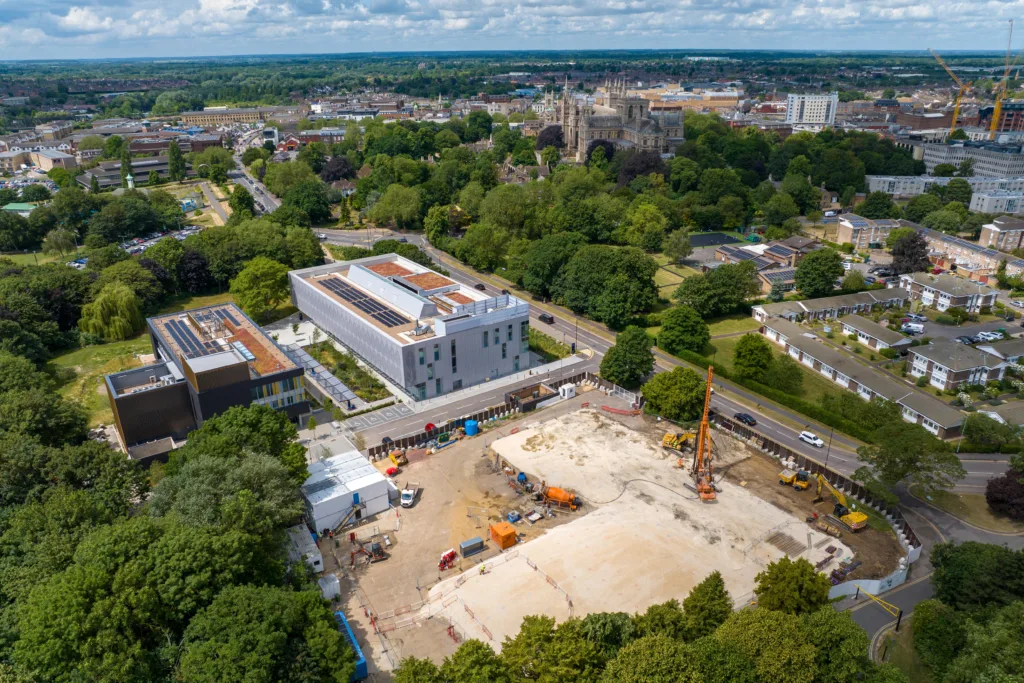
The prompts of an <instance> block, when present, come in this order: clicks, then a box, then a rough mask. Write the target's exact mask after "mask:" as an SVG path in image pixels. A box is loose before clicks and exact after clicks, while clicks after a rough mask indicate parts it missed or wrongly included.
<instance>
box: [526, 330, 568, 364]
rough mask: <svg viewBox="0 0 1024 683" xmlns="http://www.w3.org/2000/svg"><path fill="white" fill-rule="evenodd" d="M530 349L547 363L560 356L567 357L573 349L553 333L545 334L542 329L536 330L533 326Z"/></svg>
mask: <svg viewBox="0 0 1024 683" xmlns="http://www.w3.org/2000/svg"><path fill="white" fill-rule="evenodd" d="M530 350H531V351H533V352H534V353H536V354H537V355H538V356H540V357H541V358H543V359H544V362H545V363H551V362H552V361H556V360H558V359H559V358H565V357H566V356H568V355H569V352H570V351H571V350H572V349H570V348H569V346H568V345H567V344H563V343H562V342H560V341H558V340H557V339H555V338H554V337H552V336H551V335H547V334H544V333H543V332H541V331H540V330H535V329H533V328H532V327H531V328H530Z"/></svg>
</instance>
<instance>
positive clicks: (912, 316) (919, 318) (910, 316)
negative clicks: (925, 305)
mask: <svg viewBox="0 0 1024 683" xmlns="http://www.w3.org/2000/svg"><path fill="white" fill-rule="evenodd" d="M905 317H906V318H908V319H910V320H912V321H914V322H915V323H923V322H927V320H928V318H926V317H925V316H923V315H921V314H920V313H907V315H906V316H905Z"/></svg>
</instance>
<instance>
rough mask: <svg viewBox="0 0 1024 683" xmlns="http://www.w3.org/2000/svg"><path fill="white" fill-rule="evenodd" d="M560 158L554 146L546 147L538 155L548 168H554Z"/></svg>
mask: <svg viewBox="0 0 1024 683" xmlns="http://www.w3.org/2000/svg"><path fill="white" fill-rule="evenodd" d="M561 158H562V155H561V153H560V152H559V151H558V148H557V147H555V146H554V145H548V146H547V147H545V148H543V150H541V153H540V160H541V161H542V162H543V163H544V165H545V166H547V167H548V168H552V167H554V166H555V164H557V163H558V160H559V159H561Z"/></svg>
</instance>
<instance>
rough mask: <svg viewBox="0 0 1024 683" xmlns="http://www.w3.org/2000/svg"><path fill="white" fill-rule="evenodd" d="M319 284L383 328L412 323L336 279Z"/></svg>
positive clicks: (329, 279) (322, 281)
mask: <svg viewBox="0 0 1024 683" xmlns="http://www.w3.org/2000/svg"><path fill="white" fill-rule="evenodd" d="M320 283H321V284H322V285H323V286H324V287H326V288H327V289H328V290H330V291H331V292H334V293H335V294H337V295H338V296H339V297H341V298H342V299H344V300H345V301H347V302H349V303H350V304H352V305H353V306H355V307H356V308H358V309H359V310H360V311H362V312H363V313H366V314H367V315H368V316H370V317H371V318H373V319H374V320H376V321H377V322H379V323H381V324H382V325H384V326H385V327H398V326H399V325H406V324H408V323H411V322H412V320H410V319H409V318H407V317H405V316H404V315H401V314H400V313H397V312H396V311H394V310H392V309H390V308H388V307H387V306H385V305H383V304H381V303H380V302H379V301H376V300H375V299H371V298H370V297H369V296H367V295H366V294H364V293H363V292H361V291H359V290H358V289H356V288H355V287H353V286H351V285H350V284H348V283H347V282H344V281H342V280H339V279H337V278H328V279H326V280H321V281H320Z"/></svg>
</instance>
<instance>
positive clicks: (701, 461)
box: [690, 365, 717, 503]
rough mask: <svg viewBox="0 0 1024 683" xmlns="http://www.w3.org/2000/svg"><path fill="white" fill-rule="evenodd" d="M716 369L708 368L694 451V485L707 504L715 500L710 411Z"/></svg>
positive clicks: (692, 472) (692, 471)
mask: <svg viewBox="0 0 1024 683" xmlns="http://www.w3.org/2000/svg"><path fill="white" fill-rule="evenodd" d="M714 375H715V368H714V367H713V366H710V365H709V366H708V381H707V385H706V386H705V388H704V415H703V417H701V420H700V431H698V432H697V448H696V449H694V451H693V467H692V468H691V469H690V473H691V474H693V484H694V486H695V487H696V489H697V495H699V496H700V499H701V500H702V501H704V502H705V503H710V502H711V501H713V500H715V498H716V497H717V494H716V493H715V482H714V478H713V476H712V470H711V426H710V425H709V424H708V411H709V410H710V409H711V391H712V389H711V380H712V378H713V377H714Z"/></svg>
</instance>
